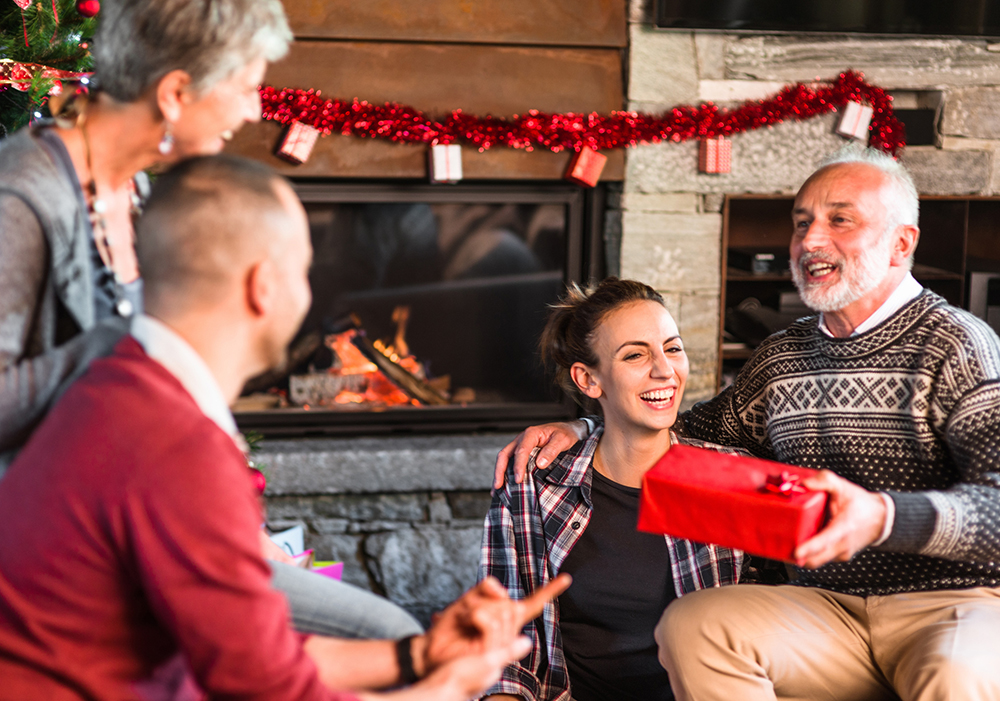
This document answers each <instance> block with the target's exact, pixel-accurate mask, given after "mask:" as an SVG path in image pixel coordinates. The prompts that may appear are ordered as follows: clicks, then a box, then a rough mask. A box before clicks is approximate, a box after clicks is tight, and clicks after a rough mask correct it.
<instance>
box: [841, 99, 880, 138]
mask: <svg viewBox="0 0 1000 701" xmlns="http://www.w3.org/2000/svg"><path fill="white" fill-rule="evenodd" d="M872 114H873V111H872V108H871V107H869V106H868V105H862V104H859V103H857V102H850V101H849V102H848V103H847V104H846V105H844V109H843V113H842V115H841V117H840V123H838V124H837V133H838V134H840V135H841V136H846V137H847V138H848V139H862V140H863V141H867V140H868V125H869V124H870V123H871V121H872Z"/></svg>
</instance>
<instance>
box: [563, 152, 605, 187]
mask: <svg viewBox="0 0 1000 701" xmlns="http://www.w3.org/2000/svg"><path fill="white" fill-rule="evenodd" d="M607 162H608V157H607V156H605V155H604V154H603V153H598V152H597V151H595V150H594V149H592V148H590V147H589V146H584V147H582V148H581V149H580V150H579V151H578V152H577V153H576V155H574V156H573V158H572V160H570V162H569V167H568V168H567V169H566V176H565V177H566V180H569V181H570V182H572V183H576V184H577V185H584V186H586V187H594V186H595V185H597V181H598V180H600V179H601V171H603V170H604V164H605V163H607Z"/></svg>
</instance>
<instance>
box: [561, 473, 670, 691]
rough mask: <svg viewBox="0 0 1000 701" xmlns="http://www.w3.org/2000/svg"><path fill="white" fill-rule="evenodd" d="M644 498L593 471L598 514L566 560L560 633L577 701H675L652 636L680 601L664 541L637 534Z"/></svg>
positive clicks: (591, 519)
mask: <svg viewBox="0 0 1000 701" xmlns="http://www.w3.org/2000/svg"><path fill="white" fill-rule="evenodd" d="M639 491H640V490H638V489H635V488H632V487H625V486H623V485H620V484H618V483H616V482H613V481H611V480H610V479H608V478H607V477H604V476H603V475H601V474H600V473H598V472H597V471H596V470H594V471H593V486H592V488H591V499H592V500H593V504H594V510H593V513H592V514H591V516H590V523H589V525H588V526H587V530H586V531H585V532H584V533H583V535H582V536H580V539H579V540H578V541H577V543H576V545H575V546H574V547H573V549H572V550H571V551H570V553H569V555H568V556H567V557H566V561H565V562H564V563H563V566H562V569H561V571H562V572H569V573H570V574H571V575H573V584H572V586H571V587H570V588H569V589H568V590H567V591H566V592H565V593H564V594H563V595H562V596H560V597H559V629H560V631H561V633H562V639H563V651H564V652H565V655H566V666H567V668H568V670H569V679H570V691H571V692H572V694H573V699H574V701H621V700H624V699H636V701H671V700H672V699H673V698H674V696H673V693H672V692H671V691H670V681H669V679H668V678H667V673H666V671H665V670H664V669H663V667H662V666H660V662H659V660H658V659H657V649H656V642H655V641H654V640H653V629H654V628H656V624H657V623H658V622H659V620H660V616H661V615H663V610H664V609H665V608H666V607H667V604H669V603H670V602H671V601H673V600H674V599H675V598H676V593H675V591H674V583H673V579H672V577H671V574H670V556H669V554H668V552H667V544H666V541H665V540H664V539H663V536H660V535H652V534H649V533H640V532H639V531H637V530H636V522H637V521H638V514H639Z"/></svg>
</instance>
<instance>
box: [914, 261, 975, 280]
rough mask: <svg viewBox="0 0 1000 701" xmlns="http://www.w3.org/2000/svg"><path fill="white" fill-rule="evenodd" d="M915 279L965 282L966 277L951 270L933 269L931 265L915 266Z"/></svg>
mask: <svg viewBox="0 0 1000 701" xmlns="http://www.w3.org/2000/svg"><path fill="white" fill-rule="evenodd" d="M913 277H915V278H917V279H918V280H964V279H965V275H963V274H962V273H956V272H953V271H951V270H942V269H941V268H932V267H931V266H929V265H920V263H914V264H913Z"/></svg>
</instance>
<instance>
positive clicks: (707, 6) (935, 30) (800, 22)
mask: <svg viewBox="0 0 1000 701" xmlns="http://www.w3.org/2000/svg"><path fill="white" fill-rule="evenodd" d="M656 24H657V26H659V27H664V28H672V29H725V30H751V31H780V32H833V33H863V34H889V35H894V34H895V35H931V36H949V35H954V36H992V37H996V36H1000V1H998V0H951V1H949V2H942V1H941V0H900V1H899V2H882V1H881V0H817V1H814V2H801V0H657V7H656Z"/></svg>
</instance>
